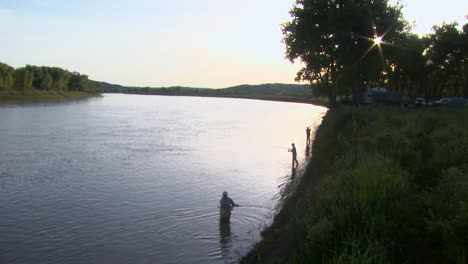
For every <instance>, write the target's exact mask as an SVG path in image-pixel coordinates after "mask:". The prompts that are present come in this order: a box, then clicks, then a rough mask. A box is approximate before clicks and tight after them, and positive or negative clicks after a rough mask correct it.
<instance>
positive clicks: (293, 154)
mask: <svg viewBox="0 0 468 264" xmlns="http://www.w3.org/2000/svg"><path fill="white" fill-rule="evenodd" d="M291 152H292V156H293V159H296V157H297V151H296V147H292V149H291Z"/></svg>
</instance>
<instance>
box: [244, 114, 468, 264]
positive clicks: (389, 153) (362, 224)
mask: <svg viewBox="0 0 468 264" xmlns="http://www.w3.org/2000/svg"><path fill="white" fill-rule="evenodd" d="M467 124H468V108H466V107H459V108H452V107H441V108H431V109H417V110H408V109H400V108H396V107H383V106H381V107H370V106H363V107H351V106H349V107H338V108H336V109H332V110H330V111H329V112H328V113H327V115H326V116H325V118H324V120H323V122H322V125H321V126H320V127H319V129H318V130H317V133H316V137H315V141H314V143H313V148H312V150H313V152H312V153H313V154H312V159H311V161H310V162H309V164H308V165H307V168H306V171H305V175H304V177H303V182H302V183H301V184H300V186H299V187H298V189H297V191H296V192H295V193H294V195H292V196H291V197H290V198H289V199H288V200H287V201H285V202H284V205H283V208H282V210H281V212H280V213H279V214H278V215H277V216H276V217H275V220H274V223H273V225H272V226H270V227H269V228H268V229H267V230H265V231H264V232H263V234H262V235H263V240H262V241H261V242H260V243H259V244H257V245H256V246H255V248H254V249H253V250H252V251H251V252H250V253H249V254H248V255H247V256H246V257H244V259H243V260H242V262H243V263H404V262H408V263H442V262H443V263H466V262H467V260H468V249H467V248H468V247H467V245H468V208H467V206H468V125H467Z"/></svg>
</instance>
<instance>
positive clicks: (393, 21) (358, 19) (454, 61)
mask: <svg viewBox="0 0 468 264" xmlns="http://www.w3.org/2000/svg"><path fill="white" fill-rule="evenodd" d="M401 10H402V5H401V4H399V2H398V3H397V4H394V5H393V4H390V3H389V1H388V0H297V1H296V2H295V4H294V6H293V8H292V10H291V11H290V14H291V20H290V21H288V22H286V23H284V24H283V27H282V30H283V41H284V43H285V44H286V57H287V58H288V59H289V60H290V61H291V62H295V61H300V62H301V63H303V65H304V66H303V67H302V68H301V69H300V70H299V72H298V73H297V77H296V80H297V81H309V82H310V83H311V84H313V85H314V87H317V88H318V89H321V90H324V91H326V92H327V95H328V97H329V101H330V104H331V105H334V104H335V103H336V94H337V92H338V93H341V94H349V93H350V92H351V93H352V95H353V99H354V101H356V102H359V101H360V100H361V99H362V98H363V92H364V91H365V89H368V88H370V87H372V86H375V85H383V86H386V87H388V88H391V89H393V90H395V91H397V92H400V93H405V94H407V95H410V96H420V95H422V94H424V95H425V96H426V97H432V98H433V97H441V96H444V95H454V96H456V95H461V94H463V93H464V91H465V90H466V68H467V67H466V58H467V56H466V47H467V46H468V44H467V42H466V30H463V31H460V30H458V29H457V28H456V26H457V25H456V23H452V24H444V25H443V26H441V27H437V26H436V27H434V33H433V34H431V35H430V36H427V37H425V38H424V39H422V38H420V37H419V36H418V35H415V34H412V33H411V27H410V26H409V23H408V22H407V21H405V20H404V19H403V16H402V11H401ZM464 28H465V29H467V28H468V27H466V26H465V27H464ZM444 43H445V44H444ZM449 44H450V45H449ZM435 65H437V66H435ZM440 67H443V69H444V72H441V71H440V69H441V68H440ZM438 69H439V71H438ZM432 75H435V76H438V77H441V76H442V79H443V81H441V83H440V84H437V85H435V87H434V88H431V87H432V86H430V85H428V81H427V79H428V78H427V77H428V76H432ZM434 78H435V77H434ZM439 79H440V78H439ZM448 83H450V85H448V86H447V84H448ZM462 84H463V85H462ZM460 87H463V88H460ZM457 90H458V91H457ZM465 96H466V94H465Z"/></svg>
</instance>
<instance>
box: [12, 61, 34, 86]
mask: <svg viewBox="0 0 468 264" xmlns="http://www.w3.org/2000/svg"><path fill="white" fill-rule="evenodd" d="M14 76H15V84H14V87H15V89H16V90H30V89H32V88H33V86H32V83H33V79H34V73H33V72H32V71H30V69H28V68H26V67H22V68H17V69H16V70H15V72H14Z"/></svg>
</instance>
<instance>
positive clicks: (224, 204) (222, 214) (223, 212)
mask: <svg viewBox="0 0 468 264" xmlns="http://www.w3.org/2000/svg"><path fill="white" fill-rule="evenodd" d="M219 204H220V206H219V221H220V222H223V223H229V221H230V219H231V211H232V209H233V208H234V207H235V206H237V207H238V206H239V205H238V204H236V203H235V202H234V201H233V200H232V199H231V198H229V197H228V193H227V192H223V198H221V200H219Z"/></svg>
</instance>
